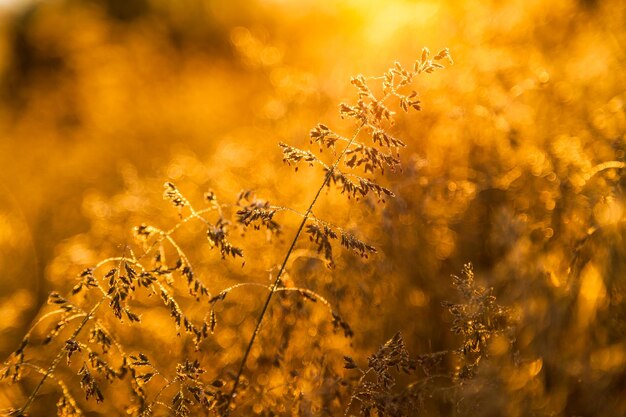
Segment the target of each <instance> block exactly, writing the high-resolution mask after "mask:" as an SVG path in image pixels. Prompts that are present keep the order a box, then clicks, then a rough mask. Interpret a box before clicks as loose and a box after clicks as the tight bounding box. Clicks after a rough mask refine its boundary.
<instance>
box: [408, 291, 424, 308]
mask: <svg viewBox="0 0 626 417" xmlns="http://www.w3.org/2000/svg"><path fill="white" fill-rule="evenodd" d="M409 302H410V303H411V305H413V306H415V307H423V306H425V305H426V303H427V302H428V297H427V296H426V294H424V291H422V290H420V289H417V288H416V289H413V290H411V292H410V293H409Z"/></svg>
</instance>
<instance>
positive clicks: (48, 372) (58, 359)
mask: <svg viewBox="0 0 626 417" xmlns="http://www.w3.org/2000/svg"><path fill="white" fill-rule="evenodd" d="M104 300H106V297H102V298H101V299H100V301H98V302H97V303H96V304H95V305H94V306H93V307H92V308H91V310H90V311H89V313H87V315H86V316H85V317H84V318H83V321H81V322H80V324H79V325H78V327H77V328H76V329H75V330H74V333H72V336H71V337H70V340H72V339H75V338H76V337H78V334H79V333H80V332H81V331H82V330H83V328H84V327H85V325H86V324H87V322H88V321H89V320H90V319H91V317H92V316H93V315H94V314H95V312H96V311H97V310H98V308H100V306H101V305H102V303H103V302H104ZM63 356H65V349H61V350H60V351H59V353H58V354H57V356H56V357H55V358H54V360H53V361H52V363H51V364H50V366H49V367H48V369H47V370H46V373H45V374H43V376H42V377H41V379H40V380H39V383H38V384H37V386H36V387H35V389H34V390H33V392H32V393H31V394H30V396H29V397H28V399H27V400H26V403H25V404H24V406H23V407H22V408H20V409H19V410H18V411H17V412H16V413H15V415H16V416H24V415H25V414H24V413H26V411H27V410H28V408H29V407H30V405H31V404H32V402H33V401H34V400H35V397H36V396H37V393H39V390H40V389H41V387H42V386H43V384H44V382H46V380H47V379H48V377H50V375H52V374H53V373H54V371H55V370H56V368H57V366H58V365H59V362H61V359H63Z"/></svg>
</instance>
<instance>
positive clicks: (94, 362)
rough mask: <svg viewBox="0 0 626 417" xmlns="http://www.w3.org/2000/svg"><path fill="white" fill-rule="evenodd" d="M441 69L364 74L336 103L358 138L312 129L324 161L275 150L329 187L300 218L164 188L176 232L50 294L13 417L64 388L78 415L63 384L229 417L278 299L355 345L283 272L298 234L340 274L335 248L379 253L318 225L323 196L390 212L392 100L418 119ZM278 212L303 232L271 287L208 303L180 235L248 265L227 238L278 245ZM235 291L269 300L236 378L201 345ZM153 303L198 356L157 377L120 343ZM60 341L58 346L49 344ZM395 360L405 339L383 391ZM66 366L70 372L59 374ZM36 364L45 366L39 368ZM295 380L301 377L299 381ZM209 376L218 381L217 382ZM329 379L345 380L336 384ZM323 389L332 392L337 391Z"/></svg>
mask: <svg viewBox="0 0 626 417" xmlns="http://www.w3.org/2000/svg"><path fill="white" fill-rule="evenodd" d="M445 59H447V60H448V61H449V62H452V61H451V59H450V56H449V53H448V50H447V49H444V50H442V51H441V52H439V53H438V54H437V55H435V56H431V55H430V52H429V51H428V50H427V49H424V51H423V53H422V56H421V58H420V59H418V60H417V61H416V62H415V64H414V65H413V67H412V68H413V69H412V70H411V69H405V68H404V67H403V66H402V65H401V64H400V63H395V65H394V66H393V67H392V68H391V69H390V70H389V71H388V72H386V73H385V74H384V75H383V76H382V77H380V78H365V77H364V76H362V75H359V76H357V77H354V78H353V79H352V84H353V85H354V86H355V87H356V89H357V95H358V100H357V101H356V103H355V104H345V103H342V104H341V105H340V115H341V117H342V118H344V119H348V120H352V121H353V123H354V125H355V126H354V131H353V134H352V135H351V136H349V137H346V136H342V135H340V134H338V133H336V132H335V131H333V130H331V129H330V128H328V127H327V126H326V125H323V124H319V125H317V126H316V127H315V128H313V129H312V130H311V131H310V134H309V136H310V141H311V143H312V144H318V145H319V146H320V154H319V155H316V154H315V153H314V152H313V151H309V150H300V149H298V148H295V147H293V146H290V145H287V144H284V143H280V144H279V145H280V147H281V148H282V151H283V158H284V161H285V162H286V163H288V164H290V165H294V166H295V167H296V169H297V167H298V165H299V164H301V163H307V164H308V165H311V166H315V165H320V166H321V167H322V175H323V178H322V180H321V181H320V184H319V187H318V188H317V190H316V192H315V194H314V196H313V197H312V200H311V201H310V204H309V205H308V208H307V209H306V210H305V211H304V212H302V211H298V210H295V209H292V208H289V207H286V206H277V205H272V204H270V202H268V201H266V200H262V199H259V198H257V197H256V196H255V195H254V194H253V193H252V192H250V191H242V192H241V193H240V194H239V196H238V198H237V200H236V202H235V204H223V203H221V202H220V201H218V199H217V197H216V195H215V193H214V192H213V191H209V192H208V193H206V194H205V199H204V200H205V204H206V207H204V208H202V209H197V208H196V207H194V205H193V204H192V203H191V201H190V199H188V198H187V197H186V196H185V195H184V194H183V193H182V192H181V191H180V190H179V188H178V187H177V186H176V185H175V184H174V183H172V182H166V183H165V184H164V191H163V198H164V199H165V200H167V201H169V202H170V203H171V204H172V205H173V207H174V208H175V209H176V210H177V214H178V222H177V223H176V224H175V225H174V226H172V227H170V228H169V229H161V228H159V227H157V226H154V225H148V224H141V225H139V226H137V227H135V228H134V229H133V234H134V238H135V244H136V247H135V246H133V247H131V246H128V247H127V248H126V250H125V253H124V255H123V256H118V257H110V258H106V259H104V260H102V261H100V262H99V263H97V264H96V265H94V266H92V267H90V268H86V269H85V270H84V271H83V272H81V273H80V274H79V275H78V277H77V283H76V284H75V285H74V286H73V288H72V289H71V291H70V294H69V295H68V296H62V295H61V294H59V293H57V292H53V293H51V294H50V296H49V299H48V303H49V304H50V305H51V306H52V308H54V309H53V310H50V311H47V312H46V313H45V314H43V315H42V316H41V317H40V318H39V319H38V320H37V321H36V322H35V323H34V324H33V326H32V328H31V330H30V331H29V332H28V333H27V334H26V335H25V337H24V338H23V340H22V342H21V343H20V345H19V346H18V348H17V349H16V351H15V352H14V353H13V354H12V355H11V357H10V358H9V359H8V360H7V361H6V362H5V364H4V368H3V371H2V378H3V379H10V380H11V381H13V382H17V381H20V380H21V379H22V378H24V377H25V372H26V371H29V372H30V371H34V372H35V373H37V374H39V375H41V377H40V378H39V379H38V381H37V383H36V385H35V387H34V389H33V390H32V392H31V393H30V395H29V396H28V397H27V399H26V400H25V402H24V403H23V404H21V406H20V407H19V408H15V409H12V410H9V411H8V413H9V414H10V415H13V416H22V415H26V414H27V413H28V411H29V409H30V408H31V406H32V404H33V402H34V401H35V400H37V399H38V398H39V397H40V395H41V389H42V387H43V386H44V384H46V383H47V382H48V381H54V382H56V383H57V385H58V386H59V387H60V388H61V397H60V399H59V400H58V402H57V410H58V414H59V415H63V416H76V415H82V414H83V410H81V408H80V406H79V403H78V402H77V401H76V397H75V396H73V395H72V394H71V393H70V390H69V389H68V385H71V386H72V387H73V386H78V387H80V389H81V390H82V392H83V395H84V398H85V401H86V403H87V404H89V403H91V402H93V401H95V403H96V404H97V403H102V402H105V403H106V401H107V398H108V395H109V394H110V393H113V392H115V391H120V390H122V389H124V388H122V387H125V389H127V390H128V392H129V395H128V398H127V403H126V404H124V406H123V407H124V408H125V412H126V413H128V414H130V415H133V416H151V415H157V414H159V413H161V412H164V413H167V414H169V415H176V416H181V417H184V416H190V415H194V414H195V413H196V412H197V411H198V410H204V412H206V413H217V414H219V415H223V416H226V415H229V414H230V413H231V411H232V410H234V409H236V407H237V402H236V401H235V399H236V397H237V394H238V393H239V391H240V389H241V388H242V387H243V386H245V385H248V386H252V389H256V388H255V387H254V386H253V382H247V381H245V379H246V378H245V376H244V371H245V369H246V365H247V364H248V362H249V357H250V354H251V352H252V349H253V347H254V343H255V340H256V339H257V336H258V335H259V332H260V330H261V324H262V322H263V320H264V318H265V317H266V316H267V314H268V308H269V305H270V303H271V301H272V299H273V297H274V296H275V295H278V294H279V295H280V302H281V306H282V308H283V311H285V312H286V311H288V309H289V308H290V307H289V306H291V305H292V304H291V302H290V301H288V300H289V299H290V297H288V295H290V294H293V295H295V296H297V297H298V300H299V301H297V302H296V306H297V308H298V309H302V308H303V307H302V305H303V304H302V303H303V302H308V303H312V304H316V305H319V306H323V307H324V308H325V309H326V310H327V313H326V314H327V318H328V321H329V323H330V324H331V325H332V327H333V329H334V330H335V331H339V332H342V333H343V334H344V336H346V337H352V336H353V334H354V332H353V330H352V328H351V326H350V325H349V324H348V323H347V321H346V320H344V318H343V317H342V316H341V314H340V313H339V312H338V311H337V309H336V308H334V307H333V306H332V305H331V303H330V302H329V301H328V300H326V298H324V297H323V296H322V295H320V294H319V293H317V292H315V291H312V290H310V289H307V288H301V287H297V286H293V285H286V284H285V283H286V279H287V277H288V272H289V271H288V269H289V267H288V265H289V264H290V260H291V257H292V255H293V254H294V249H295V248H296V245H297V243H298V241H299V238H300V237H301V235H302V234H303V233H305V234H307V235H308V236H309V238H310V240H311V241H313V243H314V246H315V249H316V250H317V252H318V255H320V256H321V258H323V259H324V260H325V262H326V264H327V266H328V267H330V268H332V267H334V265H335V264H334V258H333V241H337V243H338V244H339V245H340V246H343V247H344V248H346V249H348V250H350V251H352V252H354V253H355V254H357V255H359V256H360V257H364V258H365V257H368V256H369V255H371V254H373V253H375V252H376V249H375V248H374V247H373V246H372V245H370V244H368V243H366V242H364V241H362V240H360V239H359V238H358V237H357V236H356V235H355V234H354V233H352V232H350V231H347V230H344V229H343V228H342V227H340V226H336V225H334V224H332V223H330V222H328V221H325V220H323V219H320V218H318V217H316V216H315V215H314V214H313V209H314V207H315V205H316V203H317V202H318V200H319V198H320V195H321V193H322V191H323V190H324V189H326V188H327V187H332V186H333V185H335V186H337V187H338V188H339V191H340V193H341V194H345V195H346V196H347V197H348V199H356V200H359V199H364V198H369V197H370V196H375V197H376V199H377V200H378V201H380V202H384V201H385V199H386V198H388V197H393V196H394V194H393V192H392V191H391V190H390V189H389V188H387V187H385V186H382V185H380V184H379V183H378V181H379V178H374V177H373V175H375V174H380V176H382V175H383V174H384V172H385V170H386V169H390V170H397V169H400V159H399V152H398V151H399V148H401V147H404V146H405V145H404V143H403V142H402V140H400V139H398V138H396V137H394V136H393V135H392V134H391V133H390V129H389V128H390V127H391V126H392V125H393V123H394V115H395V113H394V111H392V110H391V108H390V107H389V106H391V105H392V104H393V103H391V104H390V103H388V101H390V99H394V100H395V101H396V104H397V106H399V107H400V108H401V109H402V110H404V111H408V110H409V109H411V108H412V109H415V110H420V109H421V107H420V102H419V100H418V99H417V93H416V92H414V91H407V89H408V87H409V85H410V84H411V83H412V81H413V80H414V79H415V77H416V76H418V75H419V74H421V73H431V72H433V71H434V70H436V69H439V68H443V65H442V64H441V62H443V60H445ZM381 79H382V80H383V81H382V96H381V97H377V96H376V95H375V94H374V93H373V91H372V89H371V88H370V87H369V83H370V82H371V81H372V80H381ZM322 147H326V148H332V149H333V151H334V153H333V159H332V160H329V161H324V160H323V157H322V155H321V148H322ZM338 149H339V150H338ZM367 175H372V177H367ZM279 213H289V214H293V215H296V216H298V218H299V219H300V223H299V226H298V228H297V229H296V231H295V234H294V237H293V239H292V240H291V243H290V245H289V248H288V250H287V252H286V254H285V255H284V258H283V260H282V262H281V264H280V267H279V269H278V272H277V273H276V275H275V276H273V277H272V280H271V283H270V284H269V285H264V284H260V283H255V282H240V283H238V284H235V285H232V286H230V287H227V288H225V289H223V290H222V291H220V292H219V293H218V294H217V295H213V294H212V293H211V291H210V290H209V283H207V282H206V280H205V278H204V277H203V276H202V275H203V274H202V273H199V272H198V271H197V270H196V268H194V266H193V263H192V262H191V259H190V257H189V256H188V255H187V254H186V252H185V251H184V250H183V246H182V245H181V244H180V243H179V242H178V241H177V239H176V238H175V235H176V232H177V231H179V230H181V229H182V228H183V227H184V226H185V225H187V224H189V223H192V222H195V223H197V224H198V225H199V226H200V227H201V228H202V229H203V230H204V234H205V236H206V239H207V242H208V245H209V247H210V248H211V249H214V250H216V251H217V252H218V253H219V256H220V257H221V258H222V259H226V258H243V255H244V252H243V249H242V248H241V247H240V246H239V245H236V244H235V243H234V242H233V241H232V240H231V238H232V231H233V230H240V231H245V230H246V229H247V228H249V227H252V228H254V229H264V230H266V232H267V233H268V235H269V236H279V235H282V234H284V230H283V227H282V226H281V224H280V223H279V222H278V221H277V220H276V217H277V215H278V214H279ZM238 288H262V289H265V291H267V293H268V294H267V297H266V298H265V300H264V302H263V305H262V308H261V310H260V313H259V314H258V316H257V317H256V325H255V327H254V329H253V330H252V333H251V335H250V337H249V339H248V341H247V343H246V345H245V346H246V348H245V350H244V352H243V355H242V356H241V358H240V360H239V366H238V370H237V372H235V373H234V374H232V375H231V376H230V377H229V376H228V371H227V370H226V369H212V368H210V365H211V361H210V359H209V360H206V362H204V361H202V360H201V358H203V356H202V355H204V352H202V348H203V346H206V343H207V339H209V338H210V337H211V335H213V334H214V333H216V328H217V325H218V309H219V311H223V303H224V300H225V299H226V297H227V295H228V294H230V293H231V292H232V291H234V290H236V289H238ZM155 304H157V305H158V304H161V306H162V310H164V311H165V312H166V314H167V315H168V316H169V318H170V320H171V322H172V326H173V329H172V330H173V333H174V334H176V335H177V337H178V338H180V342H179V344H180V345H181V350H183V351H186V350H187V341H189V342H190V343H191V345H192V347H193V349H192V350H190V351H189V352H185V354H184V356H183V358H182V360H179V361H178V363H177V365H176V366H175V369H173V370H167V369H164V370H161V368H162V365H163V364H157V363H154V362H153V361H152V360H150V359H148V355H146V354H145V353H144V352H141V351H137V348H140V346H136V345H135V344H134V343H133V344H132V345H131V344H128V341H125V340H122V338H120V337H118V331H117V330H118V329H120V326H123V327H125V326H133V327H135V328H136V329H138V330H141V329H145V328H146V327H148V326H149V325H150V318H146V317H149V316H150V311H151V310H152V307H154V305H155ZM52 318H56V320H57V322H56V324H54V325H53V326H52V327H51V328H50V329H49V330H47V331H46V335H45V336H44V337H43V338H42V339H41V340H39V338H38V337H35V335H36V334H37V333H38V331H36V330H38V329H36V328H39V327H42V325H43V323H45V322H47V321H49V319H52ZM292 331H293V326H292V325H289V324H285V325H284V328H283V333H282V335H281V343H280V346H279V347H278V350H277V352H276V354H275V355H274V356H273V357H274V359H273V360H272V363H273V364H274V366H277V367H280V366H281V361H282V356H283V353H284V352H285V350H286V349H287V347H288V345H289V343H290V338H291V333H292ZM55 343H56V345H57V346H54V345H55ZM43 346H49V347H51V348H53V349H56V351H53V352H52V354H51V355H52V356H51V358H47V357H46V355H43V356H41V357H39V356H38V352H39V350H40V349H43ZM127 346H132V348H130V347H127ZM386 346H387V345H386ZM51 348H48V350H50V349H51ZM270 349H272V348H271V347H267V348H266V349H265V350H266V351H267V350H270ZM396 351H398V352H399V353H398V355H400V357H399V359H398V360H400V361H401V362H402V366H403V367H405V366H408V363H405V359H406V355H404V353H403V352H404V347H403V342H402V340H401V338H400V337H399V335H398V336H397V337H396V338H395V339H393V341H392V342H390V344H389V346H387V347H385V348H384V349H383V350H381V352H379V354H378V355H375V356H374V359H373V362H372V364H373V365H372V366H375V367H376V369H377V370H378V371H380V373H381V375H385V378H384V379H383V381H382V383H383V385H384V386H385V387H388V386H390V385H391V384H392V377H391V376H390V374H388V372H387V370H386V369H387V368H389V367H393V366H396V365H397V363H396V362H394V361H395V359H394V360H392V361H389V360H387V356H388V354H389V355H391V356H393V357H394V358H395V356H396V353H397V352H396ZM63 359H65V363H66V367H65V368H64V367H63V366H62V362H63ZM46 361H48V362H47V363H46ZM39 362H44V364H43V365H39V364H38V363H39ZM160 365H161V366H160ZM294 372H295V373H294V374H293V375H294V378H296V377H297V371H295V370H294ZM327 372H330V371H327ZM68 375H69V376H68ZM72 375H73V376H72ZM209 375H211V376H209ZM213 375H221V376H219V377H217V378H215V377H213ZM71 378H74V381H76V382H75V383H74V384H71V381H72V379H71ZM76 378H77V379H76ZM333 378H334V379H335V380H338V377H333ZM325 389H326V391H327V392H335V393H337V392H338V390H339V387H334V388H331V387H326V388H325ZM328 390H330V391H328ZM335 395H337V394H335ZM322 398H324V399H323V401H324V402H325V403H326V404H327V406H328V404H329V403H330V402H331V401H332V396H329V394H323V395H322ZM293 401H294V402H297V403H298V404H300V405H299V407H305V408H306V407H308V406H307V404H308V402H307V401H306V400H305V399H303V398H295V397H294V398H293ZM117 407H119V405H117ZM116 409H117V410H119V408H116Z"/></svg>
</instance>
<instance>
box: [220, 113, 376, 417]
mask: <svg viewBox="0 0 626 417" xmlns="http://www.w3.org/2000/svg"><path fill="white" fill-rule="evenodd" d="M363 126H365V122H362V123H361V124H360V126H359V127H358V128H357V129H356V131H355V132H354V134H353V135H352V138H351V139H350V141H349V142H348V144H347V145H346V147H345V148H344V149H343V151H341V153H340V154H339V156H338V157H337V159H336V160H335V162H334V163H333V165H332V166H331V167H330V168H329V169H328V172H327V173H326V176H325V177H324V181H323V182H322V185H320V187H319V189H318V190H317V193H316V194H315V197H313V200H312V201H311V204H310V205H309V208H308V209H307V211H306V212H305V213H304V215H303V217H302V221H301V222H300V226H299V227H298V230H297V231H296V234H295V236H294V237H293V240H292V241H291V245H290V246H289V250H288V251H287V254H286V255H285V259H283V263H282V265H281V266H280V270H279V271H278V274H277V275H276V278H275V279H274V282H273V283H272V286H271V287H270V292H269V294H268V295H267V298H266V299H265V303H264V304H263V308H262V309H261V313H260V314H259V317H258V319H257V322H256V326H255V328H254V332H253V333H252V336H251V337H250V341H249V342H248V347H247V348H246V351H245V353H244V354H243V357H242V359H241V363H240V365H239V371H238V372H237V376H236V377H235V383H234V384H233V389H232V390H231V392H230V395H229V396H228V400H227V402H226V413H227V414H228V413H229V411H230V404H231V403H232V401H233V400H234V398H235V396H236V395H237V388H239V383H240V382H241V376H242V374H243V370H244V368H245V366H246V362H247V361H248V356H250V351H251V350H252V345H254V341H255V339H256V337H257V335H258V334H259V330H260V329H261V323H262V322H263V318H264V317H265V313H267V308H268V307H269V304H270V301H272V297H273V295H274V293H275V292H276V289H277V288H278V285H280V279H281V277H282V276H283V273H284V272H285V268H286V266H287V262H288V261H289V258H290V257H291V254H292V252H293V250H294V248H295V247H296V243H297V242H298V238H299V237H300V235H301V234H302V230H303V229H304V225H305V224H306V222H307V220H308V219H309V216H310V215H311V212H312V211H313V207H314V206H315V203H317V200H318V199H319V196H320V195H321V194H322V191H323V190H324V187H326V184H327V183H328V182H329V181H330V179H331V176H332V175H333V172H334V171H335V169H337V166H338V165H339V163H340V162H341V159H342V158H343V156H344V155H345V153H346V152H347V151H348V149H349V148H350V146H351V145H352V143H353V142H354V141H355V140H356V138H357V136H358V135H359V133H360V132H361V129H363Z"/></svg>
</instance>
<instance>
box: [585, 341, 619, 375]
mask: <svg viewBox="0 0 626 417" xmlns="http://www.w3.org/2000/svg"><path fill="white" fill-rule="evenodd" d="M624 363H626V344H624V343H617V344H614V345H612V346H609V347H607V348H604V349H600V350H597V351H595V352H593V353H592V354H591V366H592V367H593V368H594V369H595V370H597V371H602V372H606V371H610V370H611V369H618V368H622V367H623V366H624Z"/></svg>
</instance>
